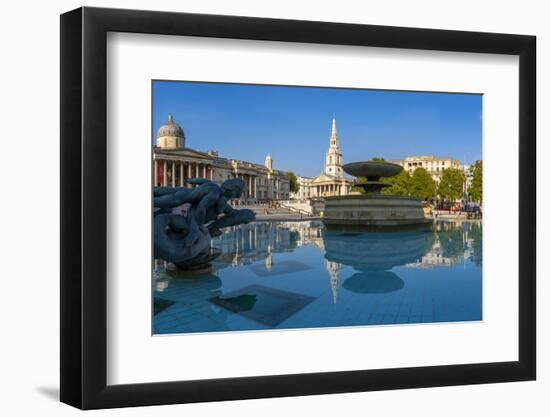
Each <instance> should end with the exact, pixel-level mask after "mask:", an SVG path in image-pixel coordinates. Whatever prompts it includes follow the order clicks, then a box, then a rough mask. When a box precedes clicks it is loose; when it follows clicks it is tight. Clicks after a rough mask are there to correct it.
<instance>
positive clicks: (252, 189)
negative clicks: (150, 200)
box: [153, 115, 290, 203]
mask: <svg viewBox="0 0 550 417" xmlns="http://www.w3.org/2000/svg"><path fill="white" fill-rule="evenodd" d="M191 178H206V179H209V180H212V181H214V182H217V183H220V184H221V183H222V182H223V181H225V180H227V179H231V178H240V179H242V180H243V181H244V184H245V189H244V192H243V195H242V197H241V201H242V202H243V203H255V202H258V201H269V200H287V199H288V198H289V197H290V180H289V178H288V176H287V175H286V172H284V171H280V170H276V169H274V168H273V158H272V157H271V156H270V155H269V154H268V155H267V157H266V159H265V163H264V165H261V164H257V163H254V162H248V161H242V160H238V159H231V158H224V157H221V156H219V154H218V152H216V151H209V152H202V151H197V150H194V149H191V148H188V147H186V138H185V134H184V131H183V129H182V128H181V126H180V125H179V124H177V123H176V122H174V119H173V117H172V116H171V115H170V116H168V121H167V122H166V123H165V124H164V125H162V126H161V127H160V128H159V130H158V132H157V137H156V143H155V146H154V147H153V185H154V186H171V187H176V186H177V187H185V186H187V187H191V185H189V184H187V183H186V180H188V179H191Z"/></svg>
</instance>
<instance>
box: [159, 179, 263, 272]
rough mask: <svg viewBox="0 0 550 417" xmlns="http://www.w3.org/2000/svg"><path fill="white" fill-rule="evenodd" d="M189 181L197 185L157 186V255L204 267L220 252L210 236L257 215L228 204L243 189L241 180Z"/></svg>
mask: <svg viewBox="0 0 550 417" xmlns="http://www.w3.org/2000/svg"><path fill="white" fill-rule="evenodd" d="M187 183H188V184H191V185H193V186H194V187H193V188H184V187H155V189H154V199H153V201H154V207H155V212H154V256H155V258H156V259H164V260H165V261H168V262H172V263H173V264H175V265H176V267H178V268H180V269H197V268H204V267H205V266H207V265H208V264H209V262H210V261H211V260H212V259H214V258H216V257H217V256H218V255H219V254H220V251H219V250H217V249H216V248H212V247H211V245H210V241H211V238H212V237H215V236H219V235H220V234H221V233H222V232H221V230H220V229H222V228H224V227H229V226H236V225H239V224H243V223H248V222H250V221H252V220H254V218H255V214H254V212H253V211H252V210H248V209H241V210H237V209H234V208H233V207H231V206H230V205H229V204H228V201H230V200H233V199H238V198H240V196H241V194H242V192H243V189H244V182H243V181H242V180H240V179H229V180H226V181H224V182H223V183H222V184H221V185H220V184H217V183H215V182H213V181H210V180H207V179H203V178H194V179H190V180H188V181H187ZM178 210H179V211H178Z"/></svg>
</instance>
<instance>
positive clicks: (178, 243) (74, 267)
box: [61, 8, 536, 409]
mask: <svg viewBox="0 0 550 417" xmlns="http://www.w3.org/2000/svg"><path fill="white" fill-rule="evenodd" d="M61 102H62V105H61V117H62V120H61V127H62V129H61V130H62V133H61V192H62V194H61V199H62V201H61V220H62V222H61V223H62V225H61V238H62V244H61V245H62V247H61V266H62V268H61V400H62V401H63V402H65V403H67V404H70V405H73V406H76V407H79V408H83V409H90V408H110V407H123V406H138V405H155V404H173V403H185V402H199V401H217V400H232V399H246V398H263V397H276V396H296V395H312V394H324V393H339V392H353V391H370V390H386V389H399V388H420V387H433V386H444V385H460V384H479V383H493V382H505V381H524V380H532V379H535V375H536V350H535V345H536V343H535V342H536V332H535V329H536V317H535V309H536V306H535V300H536V297H535V292H536V276H535V245H536V239H535V236H536V223H535V219H536V211H535V202H536V193H535V172H536V166H535V103H536V100H535V38H534V37H532V36H525V35H508V34H491V33H474V32H458V31H445V30H431V29H414V28H397V27H383V26H371V25H355V24H340V23H327V22H310V21H291V20H277V19H263V18H251V17H235V16H214V15H197V14H185V13H167V12H150V11H135V10H115V9H98V8H81V9H78V10H74V11H71V12H68V13H66V14H64V15H62V16H61ZM503 167H505V169H506V175H503V169H504V168H503Z"/></svg>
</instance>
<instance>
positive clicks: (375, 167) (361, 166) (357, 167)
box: [343, 161, 403, 178]
mask: <svg viewBox="0 0 550 417" xmlns="http://www.w3.org/2000/svg"><path fill="white" fill-rule="evenodd" d="M343 168H344V171H345V172H346V173H348V174H349V175H353V176H354V177H366V178H380V177H393V176H394V175H397V174H399V173H400V172H401V171H402V170H403V167H402V166H401V165H397V164H394V163H391V162H375V161H363V162H351V163H349V164H345V165H344V166H343Z"/></svg>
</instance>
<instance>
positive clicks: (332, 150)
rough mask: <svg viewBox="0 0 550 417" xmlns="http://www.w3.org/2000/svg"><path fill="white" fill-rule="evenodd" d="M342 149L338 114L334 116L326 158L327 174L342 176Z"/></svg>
mask: <svg viewBox="0 0 550 417" xmlns="http://www.w3.org/2000/svg"><path fill="white" fill-rule="evenodd" d="M342 163H343V162H342V151H340V138H339V137H338V132H337V131H336V115H333V116H332V132H331V135H330V140H329V147H328V151H327V155H326V160H325V174H328V175H332V176H335V177H341V176H342V175H343V171H342Z"/></svg>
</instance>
